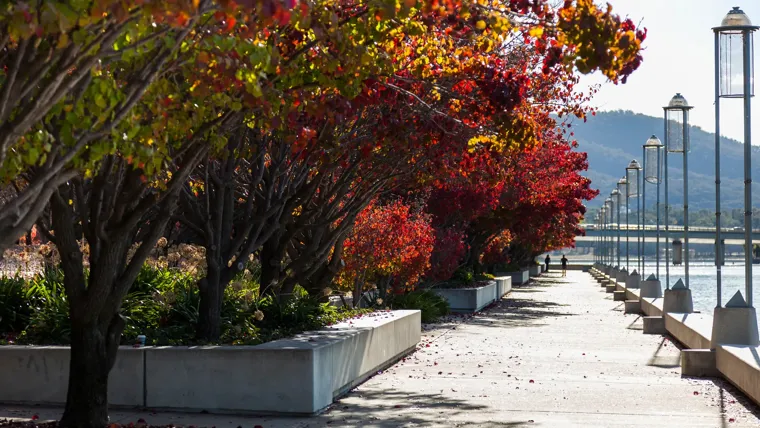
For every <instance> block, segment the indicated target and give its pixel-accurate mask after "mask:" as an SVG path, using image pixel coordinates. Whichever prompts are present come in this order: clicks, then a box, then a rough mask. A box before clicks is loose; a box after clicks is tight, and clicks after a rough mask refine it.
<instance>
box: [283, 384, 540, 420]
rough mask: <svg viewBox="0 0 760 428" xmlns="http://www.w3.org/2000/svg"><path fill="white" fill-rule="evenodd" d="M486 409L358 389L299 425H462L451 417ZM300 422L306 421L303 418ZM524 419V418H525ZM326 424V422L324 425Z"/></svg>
mask: <svg viewBox="0 0 760 428" xmlns="http://www.w3.org/2000/svg"><path fill="white" fill-rule="evenodd" d="M484 411H485V412H487V411H488V407H487V406H483V405H478V404H473V403H469V402H467V401H465V400H460V399H455V398H451V397H447V396H445V395H443V394H421V393H416V392H408V391H403V390H388V389H380V390H362V389H361V387H360V388H359V389H358V390H355V391H352V392H350V393H348V395H346V396H345V397H343V398H342V399H341V400H340V401H338V402H337V403H335V404H333V406H331V407H330V410H329V411H328V412H327V413H326V414H324V415H322V416H321V417H320V418H319V419H320V420H319V421H318V423H308V424H304V425H298V426H303V427H316V426H331V427H358V426H367V425H369V426H373V427H401V426H460V424H461V425H462V426H464V425H466V424H462V423H460V424H457V423H456V422H454V421H449V420H450V419H451V418H456V419H459V420H467V417H466V415H467V414H472V413H473V412H484ZM304 422H307V421H306V420H304ZM525 422H526V423H527V421H525ZM325 424H329V425H325ZM497 424H499V422H486V423H483V424H480V423H479V424H478V426H483V427H490V426H493V427H498V426H522V425H521V424H523V423H522V422H518V423H510V424H506V425H504V424H501V425H497Z"/></svg>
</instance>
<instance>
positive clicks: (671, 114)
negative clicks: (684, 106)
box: [665, 109, 686, 153]
mask: <svg viewBox="0 0 760 428" xmlns="http://www.w3.org/2000/svg"><path fill="white" fill-rule="evenodd" d="M685 115H686V112H685V111H684V110H681V109H674V110H665V120H666V122H665V126H666V131H667V134H668V140H667V145H668V147H667V149H668V151H669V152H671V153H683V151H684V142H685V140H686V138H684V127H683V122H684V117H685Z"/></svg>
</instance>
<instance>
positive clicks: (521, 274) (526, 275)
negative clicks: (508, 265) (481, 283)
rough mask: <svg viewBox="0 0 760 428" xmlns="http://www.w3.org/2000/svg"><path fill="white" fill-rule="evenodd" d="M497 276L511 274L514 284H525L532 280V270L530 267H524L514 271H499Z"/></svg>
mask: <svg viewBox="0 0 760 428" xmlns="http://www.w3.org/2000/svg"><path fill="white" fill-rule="evenodd" d="M496 276H509V277H512V285H523V284H527V283H528V281H530V271H528V269H522V270H518V271H514V272H504V273H498V274H496Z"/></svg>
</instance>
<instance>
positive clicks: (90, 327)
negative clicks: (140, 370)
mask: <svg viewBox="0 0 760 428" xmlns="http://www.w3.org/2000/svg"><path fill="white" fill-rule="evenodd" d="M72 308H73V306H72ZM72 310H73V309H72ZM123 329H124V320H123V319H122V318H121V317H120V316H119V315H114V316H113V317H112V318H111V321H110V322H108V323H105V324H101V323H88V322H81V321H78V320H76V318H75V316H74V314H72V323H71V362H70V364H69V386H68V392H67V394H66V408H65V409H64V411H63V417H62V418H61V421H60V424H59V426H60V427H66V428H69V427H71V428H103V427H105V426H106V425H107V424H108V373H109V372H110V371H111V368H112V367H113V365H114V362H115V361H116V352H117V351H118V348H119V339H120V337H121V333H122V330H123Z"/></svg>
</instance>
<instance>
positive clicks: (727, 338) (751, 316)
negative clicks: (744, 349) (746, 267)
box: [710, 291, 760, 348]
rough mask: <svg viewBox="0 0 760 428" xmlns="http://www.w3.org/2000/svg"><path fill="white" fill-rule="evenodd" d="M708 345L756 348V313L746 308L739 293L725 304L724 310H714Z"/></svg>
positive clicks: (759, 343)
mask: <svg viewBox="0 0 760 428" xmlns="http://www.w3.org/2000/svg"><path fill="white" fill-rule="evenodd" d="M710 337H711V341H710V345H711V346H712V347H713V348H715V347H716V346H718V345H744V346H758V345H760V338H758V328H757V313H756V312H755V308H748V307H747V302H746V301H745V300H744V297H743V296H742V293H741V291H737V292H736V294H734V297H732V298H731V300H729V301H728V303H726V307H725V308H715V312H714V313H713V327H712V335H711V336H710Z"/></svg>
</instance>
